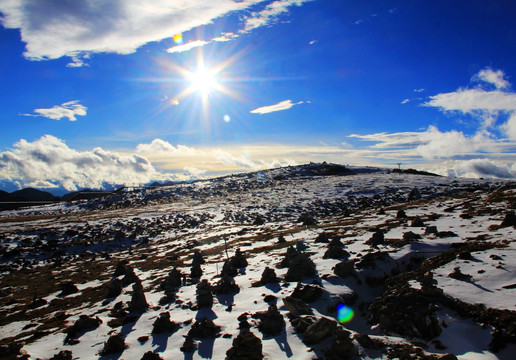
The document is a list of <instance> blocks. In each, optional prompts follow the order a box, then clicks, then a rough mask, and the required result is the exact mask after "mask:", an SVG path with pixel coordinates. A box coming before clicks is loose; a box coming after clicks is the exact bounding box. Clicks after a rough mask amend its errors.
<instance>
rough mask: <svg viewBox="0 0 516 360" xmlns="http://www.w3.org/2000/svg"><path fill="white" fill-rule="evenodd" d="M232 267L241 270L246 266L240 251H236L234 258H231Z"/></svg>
mask: <svg viewBox="0 0 516 360" xmlns="http://www.w3.org/2000/svg"><path fill="white" fill-rule="evenodd" d="M233 266H234V267H236V268H243V267H246V266H247V259H246V258H245V255H244V254H243V253H242V252H241V251H240V249H237V250H236V253H235V256H234V257H233Z"/></svg>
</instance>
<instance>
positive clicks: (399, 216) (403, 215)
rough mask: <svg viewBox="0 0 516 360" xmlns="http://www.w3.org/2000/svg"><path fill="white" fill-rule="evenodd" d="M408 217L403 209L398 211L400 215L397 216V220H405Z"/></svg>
mask: <svg viewBox="0 0 516 360" xmlns="http://www.w3.org/2000/svg"><path fill="white" fill-rule="evenodd" d="M406 217H407V214H405V210H403V209H401V210H398V213H397V214H396V218H397V219H405V218H406Z"/></svg>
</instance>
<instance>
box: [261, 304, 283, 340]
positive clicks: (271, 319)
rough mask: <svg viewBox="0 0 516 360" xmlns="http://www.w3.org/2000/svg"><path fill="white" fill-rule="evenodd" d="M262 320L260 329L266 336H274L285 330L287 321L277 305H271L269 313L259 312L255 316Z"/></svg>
mask: <svg viewBox="0 0 516 360" xmlns="http://www.w3.org/2000/svg"><path fill="white" fill-rule="evenodd" d="M253 317H256V318H258V319H260V324H259V325H258V329H259V330H260V331H261V332H262V334H264V335H265V336H273V335H276V334H279V333H280V332H282V331H283V329H284V328H285V320H284V319H283V315H281V314H280V312H279V311H278V308H277V307H276V305H271V304H270V305H269V308H268V309H267V311H263V312H258V313H256V314H254V315H253Z"/></svg>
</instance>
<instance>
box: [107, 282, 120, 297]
mask: <svg viewBox="0 0 516 360" xmlns="http://www.w3.org/2000/svg"><path fill="white" fill-rule="evenodd" d="M121 293H122V281H121V280H118V279H112V280H111V281H110V282H109V287H108V291H107V295H106V298H115V297H117V296H118V295H120V294H121Z"/></svg>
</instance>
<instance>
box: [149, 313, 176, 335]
mask: <svg viewBox="0 0 516 360" xmlns="http://www.w3.org/2000/svg"><path fill="white" fill-rule="evenodd" d="M178 328H179V325H177V324H176V323H175V322H173V321H170V313H169V312H168V311H165V312H162V313H161V314H159V317H158V318H157V319H156V321H154V324H153V325H152V333H153V334H164V333H172V332H174V331H176V330H177V329H178Z"/></svg>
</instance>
